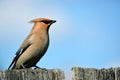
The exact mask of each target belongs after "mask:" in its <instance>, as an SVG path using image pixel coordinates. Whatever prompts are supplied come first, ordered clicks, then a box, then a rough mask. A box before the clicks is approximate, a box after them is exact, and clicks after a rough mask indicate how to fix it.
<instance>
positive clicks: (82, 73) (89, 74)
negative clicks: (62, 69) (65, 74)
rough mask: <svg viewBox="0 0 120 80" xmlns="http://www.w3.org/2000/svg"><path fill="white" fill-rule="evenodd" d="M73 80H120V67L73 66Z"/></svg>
mask: <svg viewBox="0 0 120 80" xmlns="http://www.w3.org/2000/svg"><path fill="white" fill-rule="evenodd" d="M72 80H120V67H118V68H109V69H105V68H102V69H95V68H80V67H73V68H72Z"/></svg>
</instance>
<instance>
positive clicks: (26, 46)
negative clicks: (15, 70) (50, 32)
mask: <svg viewBox="0 0 120 80" xmlns="http://www.w3.org/2000/svg"><path fill="white" fill-rule="evenodd" d="M31 35H32V34H30V35H28V37H27V38H26V40H25V41H24V42H23V44H22V46H21V47H20V48H19V49H18V51H17V52H16V53H15V56H14V57H13V60H12V62H11V64H10V66H9V67H8V70H9V69H10V68H11V66H13V67H14V66H15V64H16V62H17V60H18V58H19V57H20V56H21V55H22V53H24V51H25V50H26V49H27V48H28V47H29V46H30V45H31V44H30V42H29V41H28V39H29V38H30V36H31Z"/></svg>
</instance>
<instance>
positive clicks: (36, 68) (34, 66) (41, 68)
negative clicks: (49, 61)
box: [34, 65, 47, 71]
mask: <svg viewBox="0 0 120 80" xmlns="http://www.w3.org/2000/svg"><path fill="white" fill-rule="evenodd" d="M34 67H35V68H34V69H37V68H38V69H42V70H45V71H47V69H46V68H40V67H38V66H36V65H35V66H34Z"/></svg>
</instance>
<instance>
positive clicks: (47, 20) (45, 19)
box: [29, 18, 51, 23]
mask: <svg viewBox="0 0 120 80" xmlns="http://www.w3.org/2000/svg"><path fill="white" fill-rule="evenodd" d="M41 21H46V22H49V21H51V20H50V19H47V18H36V19H33V20H31V21H29V23H35V22H41Z"/></svg>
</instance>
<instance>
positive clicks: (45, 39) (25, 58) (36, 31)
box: [8, 18, 56, 69]
mask: <svg viewBox="0 0 120 80" xmlns="http://www.w3.org/2000/svg"><path fill="white" fill-rule="evenodd" d="M30 22H31V23H34V26H33V28H32V30H31V31H30V33H29V35H28V36H27V38H26V39H25V40H24V42H23V43H22V45H21V46H20V48H19V49H18V51H17V52H16V56H15V57H14V58H13V61H12V63H11V64H10V66H9V67H8V69H10V68H11V66H12V68H11V69H22V68H29V67H33V66H36V63H37V62H38V61H39V60H40V59H41V57H42V56H43V55H44V54H45V52H46V51H47V48H48V45H49V34H48V30H49V27H50V25H51V24H52V23H54V22H56V21H55V20H50V19H46V18H37V19H34V20H31V21H30Z"/></svg>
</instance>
